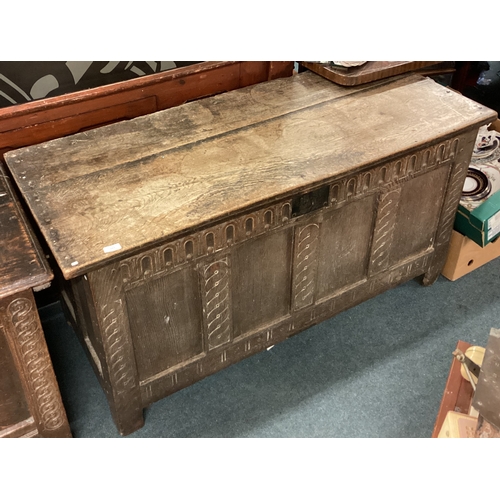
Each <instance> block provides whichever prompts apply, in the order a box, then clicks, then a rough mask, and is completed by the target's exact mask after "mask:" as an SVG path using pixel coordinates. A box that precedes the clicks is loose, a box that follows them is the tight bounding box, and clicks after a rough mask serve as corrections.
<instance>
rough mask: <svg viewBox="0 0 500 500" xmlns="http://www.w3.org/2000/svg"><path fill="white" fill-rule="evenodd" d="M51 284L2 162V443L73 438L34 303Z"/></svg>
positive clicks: (0, 340) (0, 306) (49, 271)
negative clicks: (36, 295)
mask: <svg viewBox="0 0 500 500" xmlns="http://www.w3.org/2000/svg"><path fill="white" fill-rule="evenodd" d="M52 278H53V275H52V271H51V270H50V269H49V267H48V265H47V261H46V260H45V257H44V255H43V253H42V251H41V249H40V247H39V245H38V242H37V240H36V239H35V237H34V236H33V234H32V232H31V228H30V226H29V224H28V223H27V221H26V219H25V217H24V214H23V212H22V210H21V209H20V207H19V205H18V200H17V199H16V196H15V194H14V192H13V190H12V187H11V185H10V183H9V179H8V177H7V175H6V172H5V170H4V169H3V168H2V164H1V162H0V438H3V437H71V432H70V428H69V424H68V419H67V417H66V412H65V410H64V407H63V404H62V400H61V395H60V394H59V387H58V385H57V381H56V378H55V375H54V370H53V368H52V362H51V360H50V356H49V352H48V350H47V345H46V343H45V338H44V335H43V331H42V326H41V324H40V319H39V317H38V311H37V307H36V303H35V300H34V297H33V290H35V291H36V290H37V289H39V288H44V287H45V286H48V285H50V282H51V280H52Z"/></svg>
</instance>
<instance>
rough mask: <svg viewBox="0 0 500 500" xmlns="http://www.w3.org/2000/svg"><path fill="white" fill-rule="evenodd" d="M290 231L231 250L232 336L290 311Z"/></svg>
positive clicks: (277, 233) (251, 329) (275, 233)
mask: <svg viewBox="0 0 500 500" xmlns="http://www.w3.org/2000/svg"><path fill="white" fill-rule="evenodd" d="M291 254H292V231H291V230H290V229H286V230H281V231H276V232H274V233H271V234H269V235H266V236H263V237H260V238H256V239H254V240H252V241H248V242H247V243H245V244H244V245H240V246H238V247H235V248H234V250H233V252H232V267H233V279H232V283H231V285H232V296H233V319H234V334H235V337H237V336H239V335H243V334H245V333H248V332H251V331H253V330H255V329H257V328H259V327H261V326H264V325H266V324H267V323H271V322H273V321H276V320H278V319H279V318H282V317H284V316H287V315H288V314H289V312H290V287H291Z"/></svg>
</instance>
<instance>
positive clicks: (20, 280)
mask: <svg viewBox="0 0 500 500" xmlns="http://www.w3.org/2000/svg"><path fill="white" fill-rule="evenodd" d="M51 279H52V271H51V270H50V269H49V267H48V264H47V261H46V260H45V257H44V256H43V253H42V251H41V249H40V247H39V245H38V242H37V241H36V239H35V238H34V237H33V235H32V233H31V229H30V227H29V225H28V223H27V221H26V218H25V216H24V214H23V212H22V210H21V209H20V208H19V206H18V203H17V199H16V197H15V194H14V192H13V190H12V186H11V185H10V181H9V177H8V175H7V172H6V170H5V169H4V168H3V167H2V163H1V162H0V298H3V297H7V296H8V295H11V294H13V293H16V292H20V291H23V290H27V289H29V288H32V287H37V286H42V285H45V284H46V283H49V282H50V280H51Z"/></svg>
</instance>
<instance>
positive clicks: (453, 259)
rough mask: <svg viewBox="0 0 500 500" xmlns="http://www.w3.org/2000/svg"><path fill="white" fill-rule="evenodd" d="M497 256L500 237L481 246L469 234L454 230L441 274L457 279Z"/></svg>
mask: <svg viewBox="0 0 500 500" xmlns="http://www.w3.org/2000/svg"><path fill="white" fill-rule="evenodd" d="M497 257H500V238H498V239H496V240H495V241H493V242H491V243H488V244H487V245H486V246H485V247H481V246H479V245H478V244H477V243H475V242H474V241H472V240H471V239H470V238H467V236H464V235H463V234H460V233H459V232H457V231H453V232H452V234H451V240H450V247H449V250H448V257H447V259H446V264H445V265H444V268H443V271H442V273H441V274H442V275H443V276H444V277H445V278H448V279H449V280H450V281H455V280H457V279H458V278H461V277H462V276H465V275H466V274H468V273H470V272H471V271H474V269H477V268H478V267H481V266H483V265H484V264H486V263H487V262H490V261H492V260H493V259H495V258H497Z"/></svg>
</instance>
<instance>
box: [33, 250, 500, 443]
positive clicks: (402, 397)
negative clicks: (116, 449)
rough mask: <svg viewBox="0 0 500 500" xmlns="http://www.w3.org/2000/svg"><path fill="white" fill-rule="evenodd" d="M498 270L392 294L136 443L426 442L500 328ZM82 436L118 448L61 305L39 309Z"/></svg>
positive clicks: (219, 385)
mask: <svg viewBox="0 0 500 500" xmlns="http://www.w3.org/2000/svg"><path fill="white" fill-rule="evenodd" d="M499 284H500V260H499V259H496V260H495V261H492V262H490V263H489V264H487V265H485V266H483V267H482V268H480V269H478V270H476V271H474V272H473V273H471V274H469V275H467V276H464V277H462V278H460V279H459V280H457V281H455V282H450V281H448V280H447V279H445V278H444V277H440V278H439V279H438V281H437V282H436V283H435V284H434V285H432V286H430V287H423V286H421V285H420V284H419V282H417V281H416V280H413V281H410V282H408V283H405V284H403V285H400V286H399V287H397V288H395V289H393V290H389V291H388V292H385V293H384V294H381V295H379V296H377V297H375V298H373V299H371V300H369V301H367V302H365V303H363V304H361V305H359V306H356V307H354V308H351V309H349V310H348V311H345V312H343V313H341V314H339V315H337V316H335V317H334V318H332V319H330V320H328V321H325V322H323V323H321V324H319V325H316V326H314V327H312V328H310V329H308V330H305V331H303V332H301V333H299V334H298V335H296V336H294V337H292V338H290V339H288V340H286V341H284V342H282V343H280V344H277V345H276V346H274V348H272V349H271V350H269V351H264V352H261V353H259V354H256V355H254V356H253V357H251V358H248V359H246V360H244V361H241V362H240V363H238V364H236V365H233V366H230V367H228V368H226V369H225V370H223V371H221V372H219V373H217V374H215V375H211V376H209V377H207V378H206V379H204V380H202V381H200V382H198V383H196V384H194V385H192V386H190V387H188V388H186V389H183V390H181V391H179V392H177V393H175V394H173V395H171V396H169V397H167V398H165V399H163V400H161V401H158V402H156V403H154V404H153V405H151V406H150V407H149V408H148V409H146V410H145V425H144V427H143V428H142V429H140V430H139V431H137V432H135V433H133V434H132V435H130V436H128V437H130V438H146V437H147V438H154V437H157V438H216V437H217V438H285V437H287V438H302V437H303V438H358V437H363V438H380V437H383V438H391V437H394V438H427V437H430V436H431V434H432V430H433V427H434V423H435V419H436V415H437V411H438V408H439V404H440V401H441V398H442V395H443V390H444V387H445V383H446V379H447V376H448V371H449V368H450V364H451V361H452V355H451V353H452V352H453V350H454V348H455V346H456V343H457V341H458V340H464V341H466V342H469V343H472V344H476V345H482V346H485V345H486V342H487V339H488V335H489V331H490V328H492V327H494V328H500V286H499ZM41 318H42V323H43V327H44V331H45V334H46V337H47V344H48V346H49V351H50V353H51V356H52V358H53V362H54V370H55V371H56V376H57V378H58V381H59V385H60V389H61V394H62V398H63V402H64V404H65V408H66V411H67V414H68V418H69V422H70V426H71V430H72V432H73V435H74V437H76V438H118V437H120V435H119V433H118V431H117V430H116V428H115V426H114V424H113V421H112V419H111V414H110V411H109V408H108V405H107V401H106V398H105V396H104V392H103V391H102V389H101V387H100V385H99V383H98V381H97V378H96V377H95V375H94V373H93V371H92V369H91V367H90V364H89V362H88V360H87V358H86V356H85V354H84V352H83V349H82V347H81V346H80V344H79V342H78V340H77V338H76V334H75V333H74V332H73V330H72V329H71V328H70V327H69V326H68V324H67V323H66V321H65V319H64V316H63V313H62V310H61V308H60V305H59V303H56V304H52V305H49V306H46V307H44V308H42V309H41Z"/></svg>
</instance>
